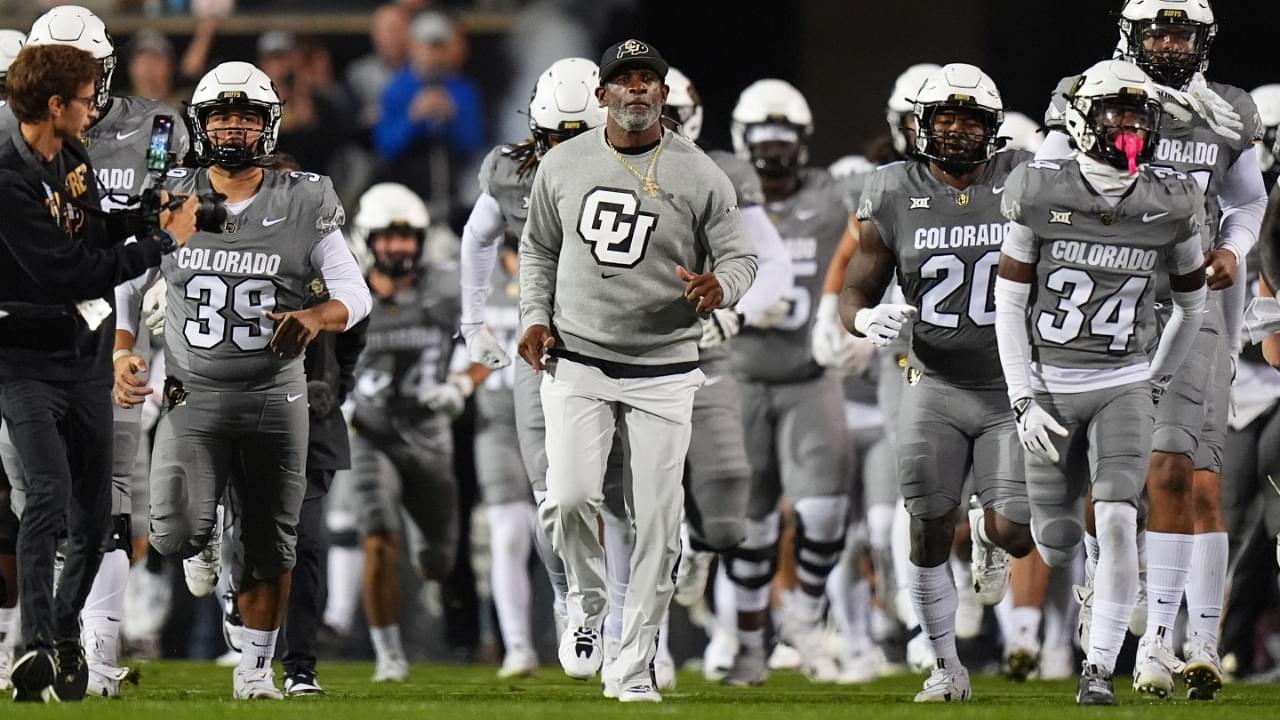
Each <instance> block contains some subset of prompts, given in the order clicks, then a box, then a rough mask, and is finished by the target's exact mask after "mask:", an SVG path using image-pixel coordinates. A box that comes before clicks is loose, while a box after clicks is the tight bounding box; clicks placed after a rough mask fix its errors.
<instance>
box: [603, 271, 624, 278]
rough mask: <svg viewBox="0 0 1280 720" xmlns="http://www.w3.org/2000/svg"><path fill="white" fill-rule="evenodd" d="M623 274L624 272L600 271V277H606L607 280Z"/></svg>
mask: <svg viewBox="0 0 1280 720" xmlns="http://www.w3.org/2000/svg"><path fill="white" fill-rule="evenodd" d="M621 274H622V273H603V272H602V273H600V277H602V278H604V279H605V280H608V279H610V278H616V277H618V276H619V275H621Z"/></svg>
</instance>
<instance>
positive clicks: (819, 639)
mask: <svg viewBox="0 0 1280 720" xmlns="http://www.w3.org/2000/svg"><path fill="white" fill-rule="evenodd" d="M791 641H792V642H793V643H795V649H796V651H797V652H799V653H800V671H801V672H803V673H804V676H805V677H807V678H809V681H810V682H815V683H837V682H839V681H840V665H839V663H837V662H836V658H835V655H833V654H832V653H831V651H830V650H828V649H827V633H826V630H825V629H824V628H822V627H808V628H804V629H798V631H797V632H794V633H793V634H792V635H791Z"/></svg>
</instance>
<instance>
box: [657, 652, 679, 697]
mask: <svg viewBox="0 0 1280 720" xmlns="http://www.w3.org/2000/svg"><path fill="white" fill-rule="evenodd" d="M653 679H654V681H655V682H656V683H657V684H658V691H659V692H669V691H671V690H675V689H676V661H675V659H674V658H672V657H671V653H664V652H659V653H658V654H657V655H655V656H654V658H653Z"/></svg>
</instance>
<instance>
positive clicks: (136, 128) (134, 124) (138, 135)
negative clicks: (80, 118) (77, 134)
mask: <svg viewBox="0 0 1280 720" xmlns="http://www.w3.org/2000/svg"><path fill="white" fill-rule="evenodd" d="M157 115H169V116H170V117H172V118H173V139H172V142H171V143H170V146H169V147H170V150H171V151H172V152H174V153H177V156H178V159H179V160H181V158H182V156H184V155H186V154H187V149H188V148H189V147H190V139H189V137H188V136H187V126H186V123H184V122H183V120H182V114H181V113H179V112H178V111H176V110H174V109H173V108H171V107H169V106H168V105H165V104H164V103H162V102H157V101H155V100H147V99H146V98H140V97H113V98H111V107H110V108H108V109H107V114H106V115H103V116H102V118H101V119H99V120H98V122H96V123H94V125H93V127H91V128H89V131H88V132H86V133H85V134H84V145H85V147H86V148H88V150H89V159H90V160H92V161H93V170H94V172H96V173H97V175H98V183H99V186H100V187H101V188H102V190H103V194H102V206H103V207H104V208H111V207H119V206H120V203H119V202H118V199H117V198H113V197H110V196H109V195H108V193H119V194H121V195H137V194H138V193H140V192H142V188H143V187H145V186H146V185H147V184H148V180H149V176H148V175H147V149H148V147H149V146H150V144H151V125H152V122H153V121H154V119H155V117H156V116H157Z"/></svg>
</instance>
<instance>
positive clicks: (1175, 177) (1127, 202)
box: [1003, 160, 1204, 370]
mask: <svg viewBox="0 0 1280 720" xmlns="http://www.w3.org/2000/svg"><path fill="white" fill-rule="evenodd" d="M1003 209H1004V213H1005V215H1006V217H1008V219H1009V220H1011V221H1013V222H1017V223H1020V224H1022V225H1026V226H1027V227H1029V228H1031V230H1032V232H1033V233H1035V240H1036V247H1037V251H1038V254H1039V258H1038V260H1037V262H1036V286H1035V288H1034V289H1033V291H1032V302H1031V308H1030V314H1029V316H1028V322H1029V324H1030V326H1031V339H1032V348H1033V354H1034V356H1035V359H1036V360H1037V361H1038V362H1040V363H1042V364H1044V365H1048V366H1052V367H1055V368H1071V369H1085V370H1101V369H1108V368H1123V367H1128V366H1131V365H1134V364H1137V363H1139V362H1142V361H1144V360H1145V359H1146V357H1145V352H1144V347H1143V343H1142V342H1140V336H1144V335H1146V334H1147V333H1149V332H1150V331H1151V328H1153V327H1154V325H1155V313H1154V303H1153V286H1154V284H1155V276H1156V273H1157V271H1158V270H1159V269H1161V268H1162V267H1164V266H1165V264H1166V262H1168V260H1167V258H1168V257H1170V251H1171V250H1172V248H1173V246H1174V245H1175V244H1177V243H1178V242H1180V241H1182V240H1184V239H1186V238H1187V237H1188V235H1189V234H1193V233H1200V232H1201V231H1202V228H1203V225H1204V193H1203V192H1201V190H1200V186H1199V185H1198V184H1197V183H1196V181H1195V180H1193V179H1192V178H1191V177H1190V176H1188V175H1185V174H1183V173H1178V172H1174V171H1169V170H1165V169H1163V168H1151V167H1144V168H1142V169H1141V170H1140V171H1139V174H1138V178H1137V180H1136V182H1135V185H1134V187H1133V188H1132V189H1131V190H1130V191H1129V193H1128V194H1127V195H1125V196H1124V198H1123V199H1122V200H1121V201H1120V203H1119V204H1118V205H1116V206H1115V207H1111V206H1110V205H1109V204H1108V203H1107V202H1106V201H1105V200H1104V199H1103V198H1101V197H1100V196H1098V195H1097V194H1096V193H1094V192H1093V190H1092V189H1091V188H1090V187H1089V186H1088V185H1087V184H1086V181H1085V180H1084V177H1083V176H1082V175H1081V173H1080V169H1079V165H1078V164H1077V163H1076V161H1074V160H1062V161H1053V162H1049V161H1045V160H1037V161H1033V162H1029V163H1025V164H1023V165H1019V166H1018V167H1017V168H1015V169H1014V171H1013V172H1012V173H1011V174H1010V175H1009V179H1008V181H1007V184H1006V189H1005V192H1004V196H1003Z"/></svg>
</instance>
